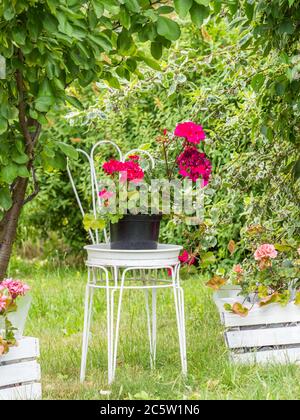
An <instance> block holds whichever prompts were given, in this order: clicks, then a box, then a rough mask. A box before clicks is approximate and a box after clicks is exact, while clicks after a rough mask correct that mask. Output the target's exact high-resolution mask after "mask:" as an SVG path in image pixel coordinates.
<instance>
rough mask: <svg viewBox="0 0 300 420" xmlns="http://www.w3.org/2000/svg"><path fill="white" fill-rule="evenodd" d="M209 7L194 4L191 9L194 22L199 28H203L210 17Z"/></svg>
mask: <svg viewBox="0 0 300 420" xmlns="http://www.w3.org/2000/svg"><path fill="white" fill-rule="evenodd" d="M209 13H210V9H209V7H205V6H202V5H200V4H197V3H194V4H193V6H192V7H191V9H190V15H191V19H192V22H193V23H194V24H195V25H197V26H199V27H200V26H202V24H203V22H204V20H205V19H206V18H207V17H208V16H209Z"/></svg>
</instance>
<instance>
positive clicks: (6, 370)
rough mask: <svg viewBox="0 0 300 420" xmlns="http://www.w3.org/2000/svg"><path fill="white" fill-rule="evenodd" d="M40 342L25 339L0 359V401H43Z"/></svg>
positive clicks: (34, 339) (29, 338)
mask: <svg viewBox="0 0 300 420" xmlns="http://www.w3.org/2000/svg"><path fill="white" fill-rule="evenodd" d="M39 355H40V350H39V341H38V340H37V339H36V338H32V337H24V338H22V339H21V340H19V342H18V346H17V347H12V348H11V349H10V351H9V353H7V354H6V355H4V356H1V357H0V400H17V399H22V400H33V399H41V397H42V390H41V384H40V380H41V369H40V365H39V363H38V361H37V359H38V357H39Z"/></svg>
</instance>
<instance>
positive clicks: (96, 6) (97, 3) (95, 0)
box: [92, 0, 104, 18]
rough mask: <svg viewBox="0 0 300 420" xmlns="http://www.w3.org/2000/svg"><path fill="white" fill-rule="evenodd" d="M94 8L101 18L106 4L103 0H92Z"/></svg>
mask: <svg viewBox="0 0 300 420" xmlns="http://www.w3.org/2000/svg"><path fill="white" fill-rule="evenodd" d="M92 5H93V9H94V11H95V14H96V16H97V18H100V17H101V16H102V15H103V13H104V5H103V3H102V2H101V0H92Z"/></svg>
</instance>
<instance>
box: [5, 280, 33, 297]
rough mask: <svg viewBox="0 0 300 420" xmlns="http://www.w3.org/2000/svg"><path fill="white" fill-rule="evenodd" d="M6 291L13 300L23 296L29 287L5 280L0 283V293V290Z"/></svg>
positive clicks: (18, 282)
mask: <svg viewBox="0 0 300 420" xmlns="http://www.w3.org/2000/svg"><path fill="white" fill-rule="evenodd" d="M5 289H7V290H8V292H9V294H10V296H11V298H12V299H13V300H14V299H16V298H17V297H18V296H24V295H25V294H26V293H27V292H28V290H30V287H29V286H27V284H24V283H22V282H21V281H20V280H13V279H5V280H3V282H2V283H0V292H1V290H5Z"/></svg>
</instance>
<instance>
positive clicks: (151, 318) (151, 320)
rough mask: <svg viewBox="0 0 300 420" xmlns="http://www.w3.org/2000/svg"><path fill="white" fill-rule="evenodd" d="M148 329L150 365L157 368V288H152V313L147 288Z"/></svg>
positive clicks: (145, 291)
mask: <svg viewBox="0 0 300 420" xmlns="http://www.w3.org/2000/svg"><path fill="white" fill-rule="evenodd" d="M144 293H145V301H146V314H147V329H148V337H149V345H150V367H151V369H155V362H156V289H152V314H151V313H150V305H149V290H148V289H145V290H144Z"/></svg>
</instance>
